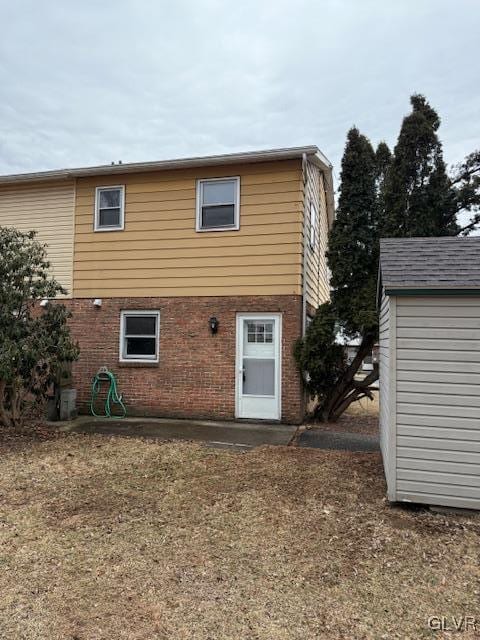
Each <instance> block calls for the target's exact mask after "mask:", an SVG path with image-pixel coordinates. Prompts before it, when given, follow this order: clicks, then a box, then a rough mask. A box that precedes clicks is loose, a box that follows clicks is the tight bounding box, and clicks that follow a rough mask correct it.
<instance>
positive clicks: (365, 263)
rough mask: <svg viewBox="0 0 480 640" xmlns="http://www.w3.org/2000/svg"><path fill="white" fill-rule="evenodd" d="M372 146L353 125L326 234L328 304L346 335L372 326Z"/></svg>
mask: <svg viewBox="0 0 480 640" xmlns="http://www.w3.org/2000/svg"><path fill="white" fill-rule="evenodd" d="M376 175H377V169H376V160H375V152H374V150H373V148H372V145H371V144H370V141H369V140H368V138H366V137H365V136H364V135H362V134H360V132H359V131H358V129H357V128H355V127H354V128H352V129H350V131H349V132H348V135H347V144H346V147H345V152H344V155H343V158H342V171H341V176H340V177H341V184H340V195H339V199H338V208H337V215H336V218H335V221H334V223H333V225H332V229H331V231H330V235H329V249H328V253H327V258H328V266H329V268H330V271H331V273H332V278H331V283H330V284H331V287H332V294H331V297H332V304H333V306H334V308H335V310H336V313H337V315H338V319H339V322H340V324H341V326H342V329H343V330H344V331H345V333H347V334H348V335H356V334H358V333H364V332H368V331H373V332H375V331H376V327H377V312H376V308H375V290H376V282H377V263H378V208H377V196H376Z"/></svg>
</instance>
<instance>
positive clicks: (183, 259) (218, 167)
mask: <svg viewBox="0 0 480 640" xmlns="http://www.w3.org/2000/svg"><path fill="white" fill-rule="evenodd" d="M333 216H334V207H333V188H332V173H331V165H330V163H329V162H328V160H327V159H326V158H325V156H324V155H323V154H322V153H321V152H320V151H319V149H318V148H317V147H314V146H308V147H298V148H290V149H279V150H270V151H259V152H248V153H236V154H230V155H220V156H211V157H202V158H187V159H180V160H166V161H160V162H147V163H136V164H121V163H119V164H112V165H107V166H98V167H90V168H84V169H73V170H60V171H47V172H41V173H30V174H22V175H10V176H1V177H0V224H1V225H3V226H10V225H14V226H17V227H19V228H21V229H25V230H26V229H31V228H34V229H36V230H37V231H38V235H39V238H40V240H42V241H44V242H46V243H47V245H48V254H49V258H50V261H51V268H52V273H53V275H54V276H55V277H56V278H57V279H58V280H59V281H60V282H61V283H62V284H63V285H64V286H65V287H66V289H67V290H68V292H69V293H68V295H67V296H66V298H65V300H64V301H63V302H64V303H65V304H66V305H67V306H68V307H69V308H70V309H71V311H72V314H73V317H72V319H71V328H72V332H73V335H74V337H75V338H76V339H77V340H78V342H79V344H80V349H81V355H80V359H79V361H78V363H76V364H75V365H74V371H73V378H74V384H75V387H76V388H77V391H78V401H79V406H80V410H83V411H86V410H88V401H89V398H90V385H91V380H92V377H93V376H94V374H95V373H96V372H97V371H98V369H99V368H100V367H102V366H106V367H108V368H109V369H110V370H111V371H113V372H114V374H115V375H116V377H117V379H118V384H119V388H120V391H121V392H122V393H123V396H124V400H125V402H126V404H127V405H128V412H129V414H130V415H135V414H137V415H155V416H177V417H205V418H215V419H232V418H247V419H266V420H283V421H287V422H292V423H298V422H300V421H301V420H302V418H303V413H304V396H303V392H302V387H301V381H300V376H299V375H298V372H297V368H296V365H295V361H294V357H293V354H292V348H293V344H294V342H295V340H296V339H297V338H298V337H299V336H301V335H302V333H303V331H304V328H305V326H306V322H307V318H308V316H309V315H311V314H313V313H314V311H315V309H316V308H317V307H318V305H319V304H321V303H322V302H324V301H325V300H326V299H327V298H328V295H329V289H328V278H327V266H326V261H325V250H326V242H327V232H328V228H329V225H330V224H331V223H332V220H333Z"/></svg>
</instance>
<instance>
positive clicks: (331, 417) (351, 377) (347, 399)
mask: <svg viewBox="0 0 480 640" xmlns="http://www.w3.org/2000/svg"><path fill="white" fill-rule="evenodd" d="M374 344H375V336H374V335H373V334H367V335H365V336H363V338H362V342H361V344H360V346H359V348H358V351H357V353H356V355H355V358H354V359H353V360H352V363H351V364H350V365H349V366H348V367H347V369H346V370H345V372H344V373H343V375H342V377H341V378H340V379H339V381H338V383H337V385H336V386H335V387H334V388H333V389H332V390H331V392H330V393H329V394H328V395H327V397H326V398H325V400H324V402H323V403H322V404H320V405H319V406H318V407H317V408H316V409H315V411H314V418H315V419H316V420H319V421H320V422H336V421H337V420H338V418H339V417H340V416H341V415H342V413H343V412H344V411H345V410H346V409H347V408H348V407H349V406H350V405H351V404H352V402H356V401H357V400H360V399H361V398H364V397H368V398H372V397H373V396H372V392H371V389H370V385H371V384H372V383H374V382H375V381H376V380H378V366H377V365H374V368H373V371H372V372H371V373H369V374H368V375H367V376H365V378H364V379H363V380H355V375H356V374H357V372H358V370H359V369H360V367H361V365H362V362H363V360H364V359H365V357H366V356H367V355H368V354H369V353H370V351H371V350H372V347H373V345H374Z"/></svg>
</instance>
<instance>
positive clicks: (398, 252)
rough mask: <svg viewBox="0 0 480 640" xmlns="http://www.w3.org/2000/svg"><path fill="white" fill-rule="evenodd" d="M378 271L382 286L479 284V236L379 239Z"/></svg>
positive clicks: (455, 287)
mask: <svg viewBox="0 0 480 640" xmlns="http://www.w3.org/2000/svg"><path fill="white" fill-rule="evenodd" d="M380 272H381V278H382V284H383V286H384V287H386V288H387V287H390V288H392V287H393V288H398V289H401V288H402V289H403V288H411V289H422V288H423V289H427V288H428V289H442V288H443V289H450V288H451V289H458V288H462V289H476V288H480V236H473V237H468V238H451V237H447V238H445V237H444V238H385V239H382V240H380Z"/></svg>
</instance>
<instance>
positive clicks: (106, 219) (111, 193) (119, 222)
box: [95, 187, 124, 231]
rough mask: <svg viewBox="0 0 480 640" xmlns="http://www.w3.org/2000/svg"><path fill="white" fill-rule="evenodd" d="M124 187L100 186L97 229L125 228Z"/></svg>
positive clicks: (97, 199)
mask: <svg viewBox="0 0 480 640" xmlns="http://www.w3.org/2000/svg"><path fill="white" fill-rule="evenodd" d="M123 201H124V190H123V187H98V188H97V197H96V210H95V230H96V231H102V230H105V231H107V230H115V229H123V214H124V212H123Z"/></svg>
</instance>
